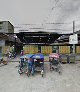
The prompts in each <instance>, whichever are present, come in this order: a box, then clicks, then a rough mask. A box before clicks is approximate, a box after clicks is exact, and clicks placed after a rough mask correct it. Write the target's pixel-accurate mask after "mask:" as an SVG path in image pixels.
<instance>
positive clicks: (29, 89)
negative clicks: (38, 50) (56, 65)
mask: <svg viewBox="0 0 80 92" xmlns="http://www.w3.org/2000/svg"><path fill="white" fill-rule="evenodd" d="M17 66H18V62H10V63H8V65H2V64H0V92H80V63H77V64H62V65H61V66H62V74H61V75H59V74H58V73H57V72H55V71H52V72H50V70H49V63H48V62H45V74H44V77H43V78H42V77H41V75H40V74H39V73H37V74H35V75H34V76H30V77H27V76H26V74H23V75H19V74H18V67H17Z"/></svg>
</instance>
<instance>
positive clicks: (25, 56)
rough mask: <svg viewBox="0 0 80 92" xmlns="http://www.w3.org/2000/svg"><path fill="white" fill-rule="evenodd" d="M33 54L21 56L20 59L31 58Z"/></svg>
mask: <svg viewBox="0 0 80 92" xmlns="http://www.w3.org/2000/svg"><path fill="white" fill-rule="evenodd" d="M33 55H34V54H25V55H23V56H21V57H20V59H21V58H31V57H32V56H33Z"/></svg>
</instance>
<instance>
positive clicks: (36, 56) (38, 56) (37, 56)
mask: <svg viewBox="0 0 80 92" xmlns="http://www.w3.org/2000/svg"><path fill="white" fill-rule="evenodd" d="M32 58H34V59H44V55H43V54H34V55H33V57H32Z"/></svg>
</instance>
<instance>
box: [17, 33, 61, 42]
mask: <svg viewBox="0 0 80 92" xmlns="http://www.w3.org/2000/svg"><path fill="white" fill-rule="evenodd" d="M61 35H62V34H57V33H44V32H26V33H18V34H17V37H18V38H19V39H20V40H21V42H23V43H25V44H51V43H54V41H55V40H56V39H58V38H59V37H60V36H61Z"/></svg>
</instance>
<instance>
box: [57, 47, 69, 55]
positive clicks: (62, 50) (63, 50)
mask: <svg viewBox="0 0 80 92" xmlns="http://www.w3.org/2000/svg"><path fill="white" fill-rule="evenodd" d="M59 53H61V54H70V46H59Z"/></svg>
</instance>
